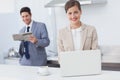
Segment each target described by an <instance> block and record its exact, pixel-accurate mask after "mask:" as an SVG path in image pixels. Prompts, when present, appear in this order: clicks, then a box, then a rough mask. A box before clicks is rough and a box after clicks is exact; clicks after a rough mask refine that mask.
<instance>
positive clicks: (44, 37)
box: [36, 24, 50, 47]
mask: <svg viewBox="0 0 120 80" xmlns="http://www.w3.org/2000/svg"><path fill="white" fill-rule="evenodd" d="M40 28H41V30H40V31H41V34H40V35H41V38H40V39H38V42H37V43H36V46H37V47H47V46H48V45H49V43H50V40H49V37H48V32H47V29H46V25H45V24H41V27H40Z"/></svg>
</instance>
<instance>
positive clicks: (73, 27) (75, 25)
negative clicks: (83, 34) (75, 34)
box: [70, 22, 81, 29]
mask: <svg viewBox="0 0 120 80" xmlns="http://www.w3.org/2000/svg"><path fill="white" fill-rule="evenodd" d="M80 26H81V22H78V23H76V24H70V28H71V29H77V28H79V27H80Z"/></svg>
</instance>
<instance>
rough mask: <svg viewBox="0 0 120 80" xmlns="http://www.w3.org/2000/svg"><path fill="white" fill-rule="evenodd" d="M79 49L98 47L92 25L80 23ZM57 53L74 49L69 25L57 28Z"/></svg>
mask: <svg viewBox="0 0 120 80" xmlns="http://www.w3.org/2000/svg"><path fill="white" fill-rule="evenodd" d="M81 28H82V32H81V45H80V47H81V48H80V50H94V49H97V48H98V37H97V32H96V29H95V28H94V27H93V26H90V25H86V24H83V23H82V26H81ZM57 47H58V53H60V52H63V51H74V44H73V38H72V33H71V30H70V26H67V27H65V28H63V29H61V30H59V33H58V37H57Z"/></svg>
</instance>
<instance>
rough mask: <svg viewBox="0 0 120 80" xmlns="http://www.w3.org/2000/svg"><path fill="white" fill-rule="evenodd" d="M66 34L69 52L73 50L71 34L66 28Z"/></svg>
mask: <svg viewBox="0 0 120 80" xmlns="http://www.w3.org/2000/svg"><path fill="white" fill-rule="evenodd" d="M67 34H68V36H67V39H68V42H69V46H70V50H72V51H74V50H75V49H74V44H73V38H72V33H71V30H70V29H69V27H67Z"/></svg>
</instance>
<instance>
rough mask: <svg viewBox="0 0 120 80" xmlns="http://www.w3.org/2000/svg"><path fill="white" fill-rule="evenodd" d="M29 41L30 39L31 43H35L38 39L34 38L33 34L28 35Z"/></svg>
mask: <svg viewBox="0 0 120 80" xmlns="http://www.w3.org/2000/svg"><path fill="white" fill-rule="evenodd" d="M29 41H30V42H31V43H33V44H35V43H37V41H38V40H37V38H36V37H35V36H33V35H30V37H29Z"/></svg>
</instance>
